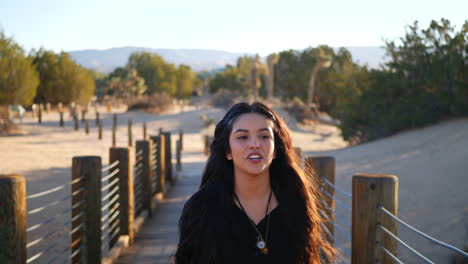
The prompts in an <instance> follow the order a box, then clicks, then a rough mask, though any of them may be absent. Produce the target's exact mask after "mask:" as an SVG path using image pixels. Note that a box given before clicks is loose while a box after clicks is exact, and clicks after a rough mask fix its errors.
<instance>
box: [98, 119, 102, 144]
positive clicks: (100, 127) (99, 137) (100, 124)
mask: <svg viewBox="0 0 468 264" xmlns="http://www.w3.org/2000/svg"><path fill="white" fill-rule="evenodd" d="M98 139H100V140H101V139H102V122H101V120H99V128H98Z"/></svg>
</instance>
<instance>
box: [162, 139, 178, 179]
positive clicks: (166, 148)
mask: <svg viewBox="0 0 468 264" xmlns="http://www.w3.org/2000/svg"><path fill="white" fill-rule="evenodd" d="M163 134H164V153H165V162H166V165H165V171H166V180H167V181H169V182H170V183H171V184H174V183H175V181H176V179H174V177H173V176H174V175H173V174H172V149H171V146H172V144H171V132H163Z"/></svg>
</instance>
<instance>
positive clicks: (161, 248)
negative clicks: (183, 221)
mask: <svg viewBox="0 0 468 264" xmlns="http://www.w3.org/2000/svg"><path fill="white" fill-rule="evenodd" d="M194 171H196V172H197V173H196V174H193V173H194ZM190 173H192V174H190ZM200 174H201V171H200V170H199V169H198V168H197V169H196V168H185V169H184V171H182V174H181V176H180V177H179V179H178V181H177V183H176V184H175V185H174V186H172V187H171V188H170V189H169V190H168V192H167V194H166V197H165V198H164V199H163V200H162V201H161V203H159V204H158V205H157V207H156V209H155V210H154V211H153V216H152V217H147V219H146V220H145V222H144V223H143V226H142V227H141V229H140V231H139V232H138V233H137V234H136V235H135V242H134V244H133V245H131V246H130V247H128V248H126V249H125V250H124V251H123V253H122V254H121V255H120V257H119V259H118V260H117V262H116V263H117V264H136V263H138V264H145V263H151V264H168V263H171V261H170V259H171V256H172V255H173V254H174V253H175V250H176V247H177V242H178V239H179V231H178V226H177V224H178V221H179V217H180V214H181V212H182V208H183V206H184V204H185V201H186V200H187V199H188V198H189V197H190V196H191V195H192V194H193V193H194V192H195V191H196V190H197V188H198V185H199V183H200Z"/></svg>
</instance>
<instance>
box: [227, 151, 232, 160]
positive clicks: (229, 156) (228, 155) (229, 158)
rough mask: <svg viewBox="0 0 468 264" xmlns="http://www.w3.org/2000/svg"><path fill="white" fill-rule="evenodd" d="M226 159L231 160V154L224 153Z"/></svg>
mask: <svg viewBox="0 0 468 264" xmlns="http://www.w3.org/2000/svg"><path fill="white" fill-rule="evenodd" d="M226 159H228V160H232V155H231V153H229V152H228V153H226Z"/></svg>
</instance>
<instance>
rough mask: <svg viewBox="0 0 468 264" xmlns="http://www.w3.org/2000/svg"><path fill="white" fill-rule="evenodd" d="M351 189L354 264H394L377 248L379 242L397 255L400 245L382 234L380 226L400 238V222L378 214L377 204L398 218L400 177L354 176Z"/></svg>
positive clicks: (352, 259) (381, 175) (352, 258)
mask: <svg viewBox="0 0 468 264" xmlns="http://www.w3.org/2000/svg"><path fill="white" fill-rule="evenodd" d="M352 188H353V194H352V196H353V208H352V253H351V255H352V257H351V263H353V264H357V263H359V264H361V263H362V264H368V263H369V264H370V263H376V262H378V263H382V264H387V263H393V260H392V259H391V258H390V257H389V256H387V255H386V254H384V253H383V252H382V250H381V249H379V248H378V247H377V246H376V242H377V241H378V242H379V243H380V244H382V245H383V246H384V247H385V248H386V249H388V250H389V251H390V252H392V254H394V255H395V256H396V253H397V252H396V249H397V242H396V241H395V240H394V239H392V238H391V237H389V236H388V235H386V234H382V231H379V230H378V229H379V228H378V225H379V224H380V225H382V226H384V227H385V228H387V229H388V230H390V232H392V233H393V234H395V235H397V222H396V221H393V220H392V219H391V218H390V217H387V216H386V215H383V214H382V213H381V212H379V209H378V205H382V206H383V207H385V208H386V209H387V210H388V211H390V212H391V213H392V214H394V215H397V211H398V178H397V177H396V176H394V175H385V174H355V175H354V176H353V187H352Z"/></svg>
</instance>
